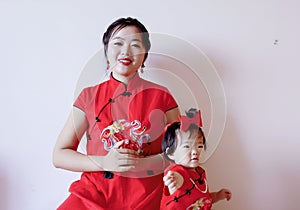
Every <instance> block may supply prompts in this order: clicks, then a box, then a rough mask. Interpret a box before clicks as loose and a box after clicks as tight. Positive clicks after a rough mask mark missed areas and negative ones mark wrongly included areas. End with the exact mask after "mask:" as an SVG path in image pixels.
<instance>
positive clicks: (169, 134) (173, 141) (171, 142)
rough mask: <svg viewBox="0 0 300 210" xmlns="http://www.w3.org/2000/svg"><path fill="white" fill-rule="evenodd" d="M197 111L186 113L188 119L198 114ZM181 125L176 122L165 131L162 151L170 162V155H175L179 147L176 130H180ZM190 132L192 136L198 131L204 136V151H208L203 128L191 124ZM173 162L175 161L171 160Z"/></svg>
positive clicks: (191, 110) (192, 110)
mask: <svg viewBox="0 0 300 210" xmlns="http://www.w3.org/2000/svg"><path fill="white" fill-rule="evenodd" d="M195 111H197V110H196V109H190V110H189V111H188V112H186V115H187V116H188V117H193V116H194V114H195V113H196V112H195ZM180 125H181V123H180V122H178V121H176V122H173V123H171V124H170V125H168V126H167V127H166V129H165V132H164V135H163V139H162V151H163V152H164V156H165V158H167V159H168V160H171V159H170V158H169V156H168V155H171V154H173V153H174V152H175V149H176V147H177V144H178V142H177V137H176V130H178V129H180ZM188 130H189V131H190V133H191V135H192V133H194V131H198V133H199V134H201V135H202V136H203V144H204V149H206V139H205V135H204V132H203V130H202V128H201V127H199V126H197V125H195V124H191V125H190V126H189V128H188ZM167 148H168V151H167ZM171 161H173V160H171Z"/></svg>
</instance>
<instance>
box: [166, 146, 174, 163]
mask: <svg viewBox="0 0 300 210" xmlns="http://www.w3.org/2000/svg"><path fill="white" fill-rule="evenodd" d="M169 153H170V147H167V148H166V155H167V156H168V158H169V159H170V160H173V161H174V155H173V153H171V154H169Z"/></svg>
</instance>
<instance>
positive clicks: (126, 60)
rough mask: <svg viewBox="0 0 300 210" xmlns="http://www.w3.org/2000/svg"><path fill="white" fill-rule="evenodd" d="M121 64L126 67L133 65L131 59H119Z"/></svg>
mask: <svg viewBox="0 0 300 210" xmlns="http://www.w3.org/2000/svg"><path fill="white" fill-rule="evenodd" d="M119 62H120V63H121V64H123V65H125V66H128V65H130V64H131V63H132V60H131V59H129V58H121V59H119Z"/></svg>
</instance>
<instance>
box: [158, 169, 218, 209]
mask: <svg viewBox="0 0 300 210" xmlns="http://www.w3.org/2000/svg"><path fill="white" fill-rule="evenodd" d="M170 170H171V171H174V172H178V173H179V174H181V175H182V176H183V179H184V181H183V185H182V186H181V187H180V188H179V189H177V190H176V191H175V193H173V194H172V195H170V193H169V189H168V187H167V186H164V190H163V196H162V201H161V209H162V210H171V209H173V210H174V209H184V210H186V209H187V208H188V207H189V206H191V205H192V204H194V203H196V201H197V200H199V199H203V201H204V203H205V206H204V207H203V208H201V210H202V209H206V210H210V209H211V206H212V200H211V197H210V195H209V190H208V189H207V192H206V193H203V192H204V191H205V188H206V186H205V183H203V184H199V183H198V182H195V183H196V185H197V187H198V188H199V189H200V190H201V191H202V192H201V191H200V190H198V189H197V188H196V187H193V183H192V182H191V181H190V178H192V179H193V180H196V179H198V178H200V174H202V175H201V178H202V179H206V174H205V171H204V169H203V168H201V167H197V172H196V171H191V170H189V169H187V168H185V167H184V166H181V165H175V164H173V165H170V166H169V167H168V168H167V169H166V170H165V175H166V174H167V173H168V171H170ZM188 189H192V190H191V191H190V194H186V192H187V190H188ZM184 194H186V195H184ZM182 195H184V196H182ZM174 197H176V198H178V202H176V201H174Z"/></svg>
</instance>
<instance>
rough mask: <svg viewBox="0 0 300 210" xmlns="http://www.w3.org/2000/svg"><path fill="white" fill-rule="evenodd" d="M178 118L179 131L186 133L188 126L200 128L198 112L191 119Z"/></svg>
mask: <svg viewBox="0 0 300 210" xmlns="http://www.w3.org/2000/svg"><path fill="white" fill-rule="evenodd" d="M179 117H180V129H181V130H182V131H187V130H188V129H189V127H190V125H192V124H194V125H197V126H199V127H202V118H201V112H200V110H199V111H198V112H197V113H195V114H194V116H193V117H187V116H179Z"/></svg>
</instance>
